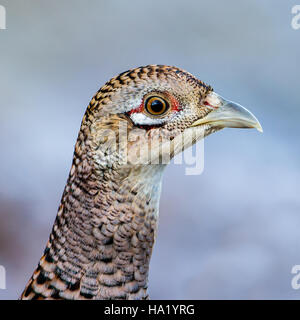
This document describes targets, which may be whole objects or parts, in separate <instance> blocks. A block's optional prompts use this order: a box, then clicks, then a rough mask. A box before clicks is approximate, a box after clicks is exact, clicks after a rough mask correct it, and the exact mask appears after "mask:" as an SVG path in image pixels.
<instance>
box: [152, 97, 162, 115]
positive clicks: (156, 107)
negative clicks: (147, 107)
mask: <svg viewBox="0 0 300 320" xmlns="http://www.w3.org/2000/svg"><path fill="white" fill-rule="evenodd" d="M163 108H164V104H163V102H162V101H160V100H154V101H152V102H151V109H152V110H153V112H157V113H159V112H161V111H162V110H163Z"/></svg>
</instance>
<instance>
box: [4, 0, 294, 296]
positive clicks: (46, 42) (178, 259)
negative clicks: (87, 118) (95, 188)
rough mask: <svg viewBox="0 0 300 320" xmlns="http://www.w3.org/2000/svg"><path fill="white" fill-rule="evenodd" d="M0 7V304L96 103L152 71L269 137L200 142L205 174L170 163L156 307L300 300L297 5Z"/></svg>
mask: <svg viewBox="0 0 300 320" xmlns="http://www.w3.org/2000/svg"><path fill="white" fill-rule="evenodd" d="M298 2H299V1H298ZM0 4H1V5H4V6H5V7H6V10H7V30H0V155H1V157H0V265H3V266H5V268H6V271H7V290H0V299H16V298H17V297H18V296H19V294H20V293H21V291H22V290H23V288H24V286H25V284H26V282H27V280H28V279H29V277H30V276H31V274H32V272H33V270H34V269H35V267H36V265H37V263H38V260H39V258H40V256H41V254H42V252H43V249H44V247H45V244H46V242H47V239H48V235H49V233H50V230H51V227H52V223H53V221H54V219H55V215H56V211H57V208H58V204H59V202H60V197H61V194H62V191H63V188H64V185H65V182H66V179H67V176H68V172H69V168H70V165H71V160H72V154H73V147H74V143H75V140H76V137H77V133H78V129H79V126H80V122H81V118H82V116H83V114H84V111H85V108H86V106H87V104H88V102H89V100H90V98H91V97H92V95H93V94H94V93H95V92H96V91H97V90H98V88H99V87H101V86H102V85H103V84H104V83H105V82H106V81H107V80H109V79H110V78H111V77H113V76H115V75H117V74H118V73H120V72H122V71H125V70H127V69H130V68H132V67H137V66H140V65H147V64H156V63H157V64H168V65H175V66H178V67H181V68H183V69H186V70H187V71H190V72H191V73H193V74H194V75H195V76H197V77H199V78H200V79H201V80H204V81H205V82H207V83H208V84H210V85H212V86H213V87H214V89H215V91H216V92H218V93H219V94H221V95H223V96H224V97H226V98H229V99H231V100H234V101H237V102H239V103H241V104H242V105H244V106H245V107H247V108H249V109H250V110H251V111H252V112H253V113H254V114H255V115H256V116H257V117H258V119H259V120H260V122H261V124H262V126H263V128H264V133H263V134H260V133H259V132H257V131H255V130H242V129H225V130H223V131H221V132H218V133H216V134H214V135H211V136H210V137H208V138H207V139H206V140H205V169H204V172H203V174H202V175H200V176H186V175H185V166H184V165H182V166H179V165H174V164H171V165H170V166H169V167H168V169H167V171H166V173H165V177H164V182H163V191H162V196H161V205H160V223H159V233H158V238H157V242H156V245H155V248H154V252H153V258H152V261H151V268H150V284H149V286H150V294H151V298H153V299H299V298H300V290H299V291H297V290H294V289H293V288H292V287H291V279H292V277H293V275H292V274H291V269H292V267H293V266H294V265H296V264H300V197H299V184H300V183H299V181H300V174H299V173H300V172H299V168H300V161H299V160H300V150H299V138H300V134H299V115H300V109H299V106H300V94H299V63H300V61H299V59H300V58H299V57H300V30H293V29H292V27H291V20H292V13H291V9H292V6H293V5H295V4H297V2H296V1H287V0H284V1H273V0H272V1H271V0H265V1H259V0H255V1H253V0H251V1H234V0H227V1H216V0H211V1H191V0H185V1H179V0H172V1H171V0H169V1H167V0H165V1H157V0H151V1H137V0H130V1H129V0H127V1H122V0H119V1H116V0H110V1H99V0H98V1H96V0H89V1H84V0H81V1H78V0H72V1H71V0H59V1H58V0H55V1H54V0H53V1H51V2H50V1H46V0H40V1H33V0H27V1H22V0H9V1H8V0H0ZM298 4H300V3H298Z"/></svg>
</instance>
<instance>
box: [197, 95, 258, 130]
mask: <svg viewBox="0 0 300 320" xmlns="http://www.w3.org/2000/svg"><path fill="white" fill-rule="evenodd" d="M205 102H206V103H205V105H207V106H208V107H211V108H212V109H213V110H212V111H211V112H210V113H208V114H207V115H206V116H205V117H203V118H201V119H198V120H197V121H195V122H194V123H193V124H192V127H195V126H200V125H203V124H210V125H212V126H213V127H221V128H226V127H227V128H255V129H257V130H258V131H260V132H263V129H262V127H261V125H260V123H259V122H258V120H257V119H256V118H255V116H254V115H253V114H252V113H251V112H250V111H248V110H247V109H246V108H244V107H242V106H241V105H239V104H238V103H235V102H232V101H228V100H226V99H224V98H222V97H221V96H219V95H218V94H216V93H214V92H212V93H210V94H209V95H208V96H207V97H206V98H205Z"/></svg>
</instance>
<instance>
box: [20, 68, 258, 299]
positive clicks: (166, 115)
mask: <svg viewBox="0 0 300 320" xmlns="http://www.w3.org/2000/svg"><path fill="white" fill-rule="evenodd" d="M224 127H236V128H257V129H258V130H259V131H261V130H262V129H261V126H260V124H259V122H258V121H257V119H256V118H255V117H254V116H253V115H252V114H251V113H250V112H249V111H247V110H246V109H244V108H243V107H241V106H240V105H238V104H235V103H233V102H230V101H227V100H225V99H224V98H222V97H221V96H219V95H218V94H216V93H214V91H213V89H212V87H210V86H208V85H206V84H205V83H204V82H202V81H200V80H198V79H197V78H195V77H194V76H193V75H191V74H190V73H188V72H186V71H183V70H181V69H178V68H176V67H169V66H163V65H149V66H146V67H140V68H136V69H132V70H129V71H126V72H123V73H121V74H120V75H118V76H117V77H115V78H113V79H111V80H110V81H109V82H107V83H106V84H105V85H104V86H103V87H102V88H101V89H100V90H99V91H98V92H97V93H96V95H95V96H94V97H93V99H92V100H91V102H90V104H89V106H88V108H87V110H86V113H85V115H84V117H83V120H82V124H81V128H80V131H79V135H78V139H77V142H76V145H75V151H74V157H73V163H72V167H71V170H70V174H69V178H68V181H67V184H66V187H65V190H64V193H63V196H62V200H61V204H60V206H59V209H58V213H57V217H56V220H55V222H54V226H53V229H52V232H51V234H50V238H49V241H48V243H47V246H46V249H45V251H44V255H43V256H42V258H41V259H40V261H39V264H38V267H37V269H36V270H35V272H34V273H33V275H32V277H31V279H30V281H29V283H28V284H27V286H26V288H25V289H24V291H23V293H22V295H21V299H147V298H148V293H147V281H148V269H149V262H150V258H151V253H152V247H153V244H154V240H155V235H156V230H157V220H158V206H159V197H160V191H161V180H162V175H163V171H164V168H165V166H166V164H167V162H168V161H165V162H164V161H163V159H164V158H169V159H170V158H172V157H173V156H174V155H176V154H177V153H179V152H181V151H182V150H183V149H185V148H187V147H189V146H190V145H192V144H193V143H195V142H196V141H197V140H199V139H201V138H203V137H205V136H207V135H209V134H210V133H212V132H215V131H217V130H220V129H222V128H224ZM183 136H187V137H188V138H190V139H183Z"/></svg>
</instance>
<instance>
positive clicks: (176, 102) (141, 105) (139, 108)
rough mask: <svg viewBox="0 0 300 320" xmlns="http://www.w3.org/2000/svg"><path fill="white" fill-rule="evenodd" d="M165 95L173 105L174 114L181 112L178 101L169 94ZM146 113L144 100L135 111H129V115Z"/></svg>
mask: <svg viewBox="0 0 300 320" xmlns="http://www.w3.org/2000/svg"><path fill="white" fill-rule="evenodd" d="M165 95H166V96H167V97H168V99H169V101H170V103H171V109H172V111H173V112H177V111H179V110H181V106H180V104H179V102H178V100H177V99H176V98H175V97H173V96H172V95H171V94H169V93H168V92H166V93H165ZM143 111H144V98H143V100H142V103H141V104H140V105H139V106H138V107H137V108H135V109H132V110H130V111H129V115H131V114H133V113H141V112H143Z"/></svg>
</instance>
